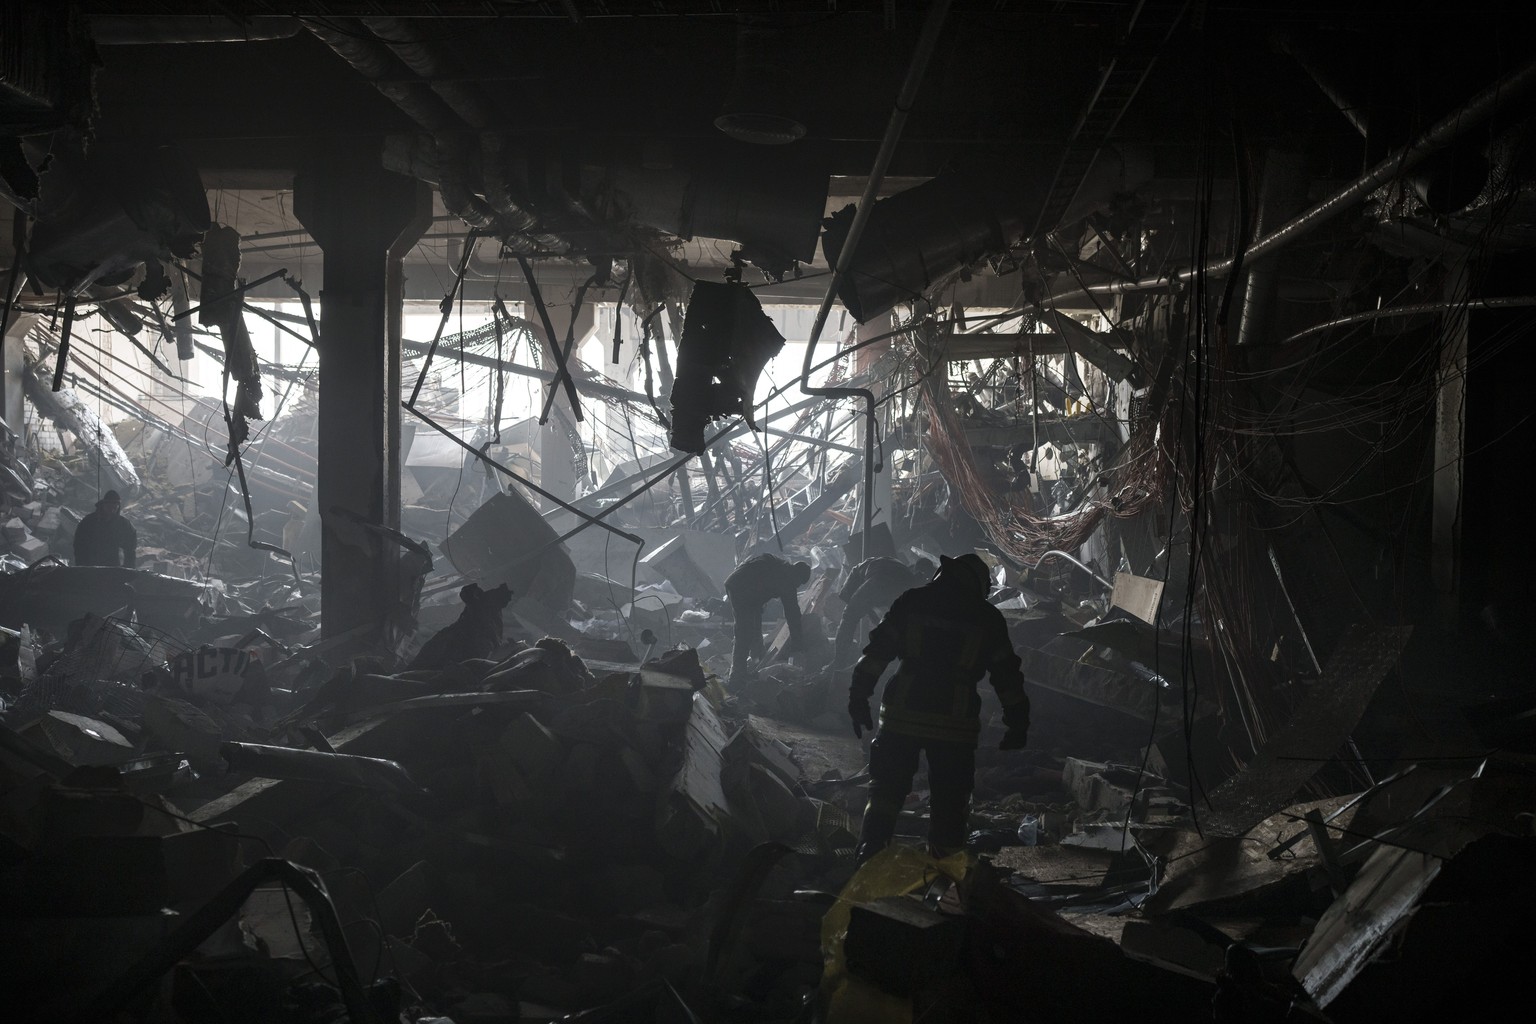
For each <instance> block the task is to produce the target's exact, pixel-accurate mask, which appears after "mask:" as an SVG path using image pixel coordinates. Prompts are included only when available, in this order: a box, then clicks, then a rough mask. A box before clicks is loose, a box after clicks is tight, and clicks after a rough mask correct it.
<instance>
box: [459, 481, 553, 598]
mask: <svg viewBox="0 0 1536 1024" xmlns="http://www.w3.org/2000/svg"><path fill="white" fill-rule="evenodd" d="M442 550H443V553H444V554H445V555H447V556H448V560H449V561H450V562H452V563H453V567H454V568H455V569H457V570H458V571H459V572H460V573H462V574H463V575H464V577H465V578H466V579H469V580H474V581H477V582H479V583H482V584H487V585H495V584H500V583H509V584H511V585H512V588H513V589H514V590H515V591H516V594H515V595H514V596H513V603H512V610H513V611H515V612H517V613H518V614H520V615H523V616H525V617H531V618H533V619H534V620H535V621H542V620H543V618H545V617H548V616H551V615H553V616H556V617H558V616H559V615H561V614H562V613H563V612H564V611H565V609H566V608H567V607H569V605H570V603H571V594H572V593H573V591H574V589H575V586H576V566H575V564H574V563H573V562H572V561H571V557H570V555H569V554H568V553H567V552H566V550H565V548H564V546H563V545H562V544H560V543H559V534H557V533H555V531H554V528H553V527H551V526H550V525H549V524H548V523H547V522H545V521H544V519H543V518H542V517H541V516H540V515H539V512H538V510H537V509H536V508H534V507H533V505H532V504H531V503H530V502H529V501H528V500H527V499H526V498H524V497H523V496H522V495H520V494H517V493H515V492H510V491H504V492H502V493H499V494H495V495H492V496H491V498H490V499H489V500H488V501H486V502H485V504H483V505H481V506H480V507H479V508H477V509H475V511H474V512H472V513H470V516H469V518H468V519H466V520H465V521H464V523H463V525H462V526H460V527H459V528H458V529H457V530H455V531H454V532H453V533H452V534H450V535H449V536H448V537H447V538H445V539H444V541H443V543H442Z"/></svg>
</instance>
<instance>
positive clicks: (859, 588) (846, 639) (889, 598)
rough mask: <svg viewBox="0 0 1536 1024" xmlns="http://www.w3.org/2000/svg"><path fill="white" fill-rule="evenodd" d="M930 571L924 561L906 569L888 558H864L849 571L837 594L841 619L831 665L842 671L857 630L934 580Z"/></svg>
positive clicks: (855, 639)
mask: <svg viewBox="0 0 1536 1024" xmlns="http://www.w3.org/2000/svg"><path fill="white" fill-rule="evenodd" d="M933 571H934V564H933V563H932V562H930V561H928V559H926V558H920V559H918V561H917V564H916V565H915V566H912V567H911V568H908V566H907V564H906V563H905V562H903V561H902V560H901V559H899V558H891V557H890V556H888V555H876V556H875V557H874V558H866V559H864V561H862V562H860V563H859V564H858V565H856V566H854V567H853V568H852V569H850V570H849V572H848V579H847V580H845V581H844V582H843V589H841V590H839V591H838V592H837V596H838V597H840V598H842V600H843V617H842V620H841V621H840V622H839V623H838V626H837V648H836V650H835V651H834V653H833V655H832V664H833V665H834V666H838V667H842V666H845V665H847V664H848V662H849V661H851V660H852V654H853V651H854V650H856V649H857V644H858V639H859V626H860V624H862V623H863V621H864V619H865V617H866V616H878V615H879V614H880V613H881V612H883V611H884V610H885V609H887V608H889V607H890V606H891V605H892V604H894V603H895V601H896V599H897V598H898V597H900V596H901V595H902V594H905V593H906V592H907V591H908V590H911V589H912V588H913V587H920V586H922V585H923V584H924V583H927V582H928V581H929V580H931V579H933Z"/></svg>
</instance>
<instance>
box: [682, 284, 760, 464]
mask: <svg viewBox="0 0 1536 1024" xmlns="http://www.w3.org/2000/svg"><path fill="white" fill-rule="evenodd" d="M783 347H784V336H783V335H782V334H780V333H779V331H778V328H776V327H774V326H773V321H772V320H770V319H769V318H768V315H767V314H766V313H764V312H763V307H762V306H761V305H760V304H759V303H758V301H757V296H756V295H754V294H752V290H751V289H750V288H748V287H746V286H745V285H741V284H716V283H714V282H711V281H700V282H698V283H697V284H695V285H694V286H693V294H692V296H690V297H689V299H688V314H687V316H686V317H685V318H684V320H683V336H682V337H681V338H679V339H678V343H677V377H676V379H675V380H674V381H673V382H672V433H671V442H672V447H673V448H675V449H677V450H678V451H680V452H691V453H694V454H697V453H699V452H702V451H703V450H704V448H705V444H704V430H705V428H706V427H708V426H709V421H710V420H712V419H715V418H717V417H720V416H730V415H733V414H738V413H739V414H740V415H741V417H742V418H743V419H745V420H746V421H747V425H748V426H750V427H752V429H754V430H756V429H757V423H756V421H755V420H753V418H752V395H753V393H754V392H755V391H756V390H757V378H758V376H759V375H760V374H761V373H762V372H763V367H765V366H767V365H768V361H769V360H770V359H772V358H773V357H774V356H776V355H778V353H779V350H780V349H782V348H783Z"/></svg>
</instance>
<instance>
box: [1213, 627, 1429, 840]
mask: <svg viewBox="0 0 1536 1024" xmlns="http://www.w3.org/2000/svg"><path fill="white" fill-rule="evenodd" d="M1412 632H1413V629H1412V627H1411V626H1382V627H1377V628H1372V627H1369V626H1360V625H1355V626H1350V627H1349V628H1348V629H1347V630H1345V632H1344V635H1343V636H1342V637H1340V638H1339V642H1338V645H1337V646H1336V647H1335V648H1334V651H1333V654H1332V656H1331V657H1329V659H1328V664H1327V665H1326V666H1324V668H1323V675H1322V678H1320V679H1319V680H1318V681H1317V682H1316V683H1314V684H1313V686H1312V691H1311V693H1310V694H1308V695H1307V697H1306V698H1305V699H1304V700H1302V702H1301V704H1300V705H1299V706H1298V707H1297V708H1296V711H1295V713H1294V714H1292V715H1291V720H1290V721H1289V722H1288V723H1286V725H1285V727H1284V728H1283V729H1282V730H1281V731H1280V732H1279V733H1278V734H1277V735H1276V736H1275V738H1274V739H1272V740H1271V741H1270V742H1269V743H1268V744H1266V745H1265V747H1264V749H1262V750H1260V751H1259V753H1258V755H1257V756H1255V757H1254V758H1253V760H1251V761H1249V762H1248V765H1247V767H1245V768H1244V769H1243V770H1242V771H1240V772H1238V773H1237V774H1236V775H1234V776H1232V777H1231V778H1229V779H1227V780H1226V781H1225V782H1223V783H1221V785H1219V786H1217V787H1216V788H1215V789H1213V790H1211V791H1210V793H1209V794H1208V799H1209V803H1210V807H1211V809H1210V810H1202V812H1201V814H1200V824H1201V827H1202V828H1203V829H1204V830H1205V832H1206V833H1207V834H1209V835H1215V836H1240V835H1242V834H1244V833H1245V832H1247V831H1248V830H1249V829H1251V828H1253V827H1254V826H1255V825H1257V824H1258V823H1259V822H1261V821H1263V820H1264V819H1266V818H1268V817H1269V816H1270V815H1271V814H1274V813H1275V812H1276V811H1278V810H1280V809H1281V808H1283V807H1285V806H1286V805H1287V804H1289V803H1290V802H1291V800H1292V799H1293V798H1294V797H1295V795H1296V793H1297V791H1298V790H1300V789H1301V787H1302V786H1304V785H1306V784H1307V782H1308V781H1309V780H1310V779H1311V778H1312V776H1313V775H1315V774H1317V771H1318V769H1320V768H1321V767H1322V766H1323V765H1324V764H1326V763H1327V762H1328V761H1329V760H1330V759H1331V758H1333V757H1334V756H1336V755H1337V754H1338V752H1339V749H1340V748H1341V747H1343V746H1344V744H1345V743H1346V742H1347V741H1348V740H1349V734H1350V732H1351V731H1352V730H1353V729H1354V728H1355V725H1356V724H1357V723H1358V722H1359V721H1360V716H1361V715H1362V714H1363V713H1364V712H1365V708H1366V705H1367V704H1369V703H1370V701H1371V697H1372V696H1373V695H1374V694H1375V693H1376V688H1377V687H1378V686H1380V685H1381V681H1382V678H1383V677H1384V676H1385V675H1386V674H1387V671H1388V670H1389V669H1391V668H1392V666H1393V665H1394V664H1396V662H1397V659H1398V657H1399V656H1400V655H1401V654H1402V651H1403V647H1404V646H1405V645H1406V644H1407V643H1408V637H1409V635H1410V634H1411V633H1412Z"/></svg>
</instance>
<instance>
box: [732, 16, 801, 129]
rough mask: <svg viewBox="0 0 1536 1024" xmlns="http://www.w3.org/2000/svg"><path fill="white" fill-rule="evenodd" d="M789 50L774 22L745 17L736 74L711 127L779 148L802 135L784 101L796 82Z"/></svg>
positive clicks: (739, 24)
mask: <svg viewBox="0 0 1536 1024" xmlns="http://www.w3.org/2000/svg"><path fill="white" fill-rule="evenodd" d="M793 53H794V51H793V49H792V48H791V47H790V46H788V45H787V43H786V40H785V39H784V32H783V29H782V28H781V27H779V25H777V24H775V22H774V20H773V19H771V18H767V17H762V16H752V15H743V16H741V17H740V18H738V19H737V22H736V73H735V75H734V76H733V77H732V79H731V90H730V92H729V93H727V95H726V99H725V103H724V105H723V107H722V109H721V111H720V116H719V117H717V118H715V127H716V128H718V129H720V130H721V131H722V132H724V133H725V134H727V135H729V136H730V137H731V138H733V139H736V140H737V141H739V142H750V143H754V144H756V145H760V146H781V145H784V144H785V143H788V142H794V141H795V140H796V139H799V138H803V137H804V136H805V125H804V124H802V123H801V122H800V120H799V118H797V117H796V116H795V114H794V112H793V110H792V104H791V103H790V102H789V101H788V99H787V97H788V96H789V95H790V93H791V86H792V85H793V83H794V64H795V61H794V56H793Z"/></svg>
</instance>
